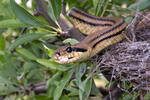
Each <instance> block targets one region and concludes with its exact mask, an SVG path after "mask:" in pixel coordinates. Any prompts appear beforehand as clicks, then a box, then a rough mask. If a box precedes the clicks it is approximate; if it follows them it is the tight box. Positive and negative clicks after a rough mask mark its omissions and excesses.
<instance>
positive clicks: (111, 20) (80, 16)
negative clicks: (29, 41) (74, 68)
mask: <svg viewBox="0 0 150 100" xmlns="http://www.w3.org/2000/svg"><path fill="white" fill-rule="evenodd" d="M68 16H69V17H70V18H71V19H72V22H73V23H74V26H75V27H76V28H77V29H78V30H79V31H81V32H82V33H83V34H86V35H88V36H87V37H86V38H85V39H83V40H82V41H81V42H80V43H78V44H75V45H71V46H64V47H61V48H59V49H57V50H56V51H55V52H54V54H53V59H54V61H55V62H58V63H60V64H66V63H71V62H80V61H83V60H87V59H89V58H90V57H93V56H94V55H96V54H97V53H98V52H100V51H102V50H103V49H105V48H107V47H108V46H111V45H113V44H116V43H118V42H120V41H121V40H123V39H124V37H125V36H124V33H123V31H124V30H125V28H126V25H127V23H126V22H125V21H124V19H121V18H116V17H96V16H93V15H90V14H87V13H86V12H84V11H82V10H79V9H77V8H72V9H71V10H70V11H69V12H68Z"/></svg>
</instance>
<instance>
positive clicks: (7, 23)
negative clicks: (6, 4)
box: [0, 19, 31, 28]
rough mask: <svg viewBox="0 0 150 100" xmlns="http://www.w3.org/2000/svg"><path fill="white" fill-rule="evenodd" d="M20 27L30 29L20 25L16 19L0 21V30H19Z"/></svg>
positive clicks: (22, 24)
mask: <svg viewBox="0 0 150 100" xmlns="http://www.w3.org/2000/svg"><path fill="white" fill-rule="evenodd" d="M20 27H31V26H30V25H27V24H24V23H22V22H21V21H20V20H18V19H6V20H2V21H0V28H20Z"/></svg>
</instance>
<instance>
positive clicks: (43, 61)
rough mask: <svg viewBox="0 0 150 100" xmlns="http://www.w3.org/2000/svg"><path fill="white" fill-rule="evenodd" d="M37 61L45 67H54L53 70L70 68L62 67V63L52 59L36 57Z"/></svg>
mask: <svg viewBox="0 0 150 100" xmlns="http://www.w3.org/2000/svg"><path fill="white" fill-rule="evenodd" d="M36 61H37V62H38V63H40V64H42V65H44V66H45V67H48V68H51V69H55V70H59V71H66V70H68V69H70V67H64V65H63V64H58V63H56V62H54V61H52V60H47V59H37V60H36Z"/></svg>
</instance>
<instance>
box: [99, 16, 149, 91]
mask: <svg viewBox="0 0 150 100" xmlns="http://www.w3.org/2000/svg"><path fill="white" fill-rule="evenodd" d="M149 22H150V14H147V15H146V16H144V15H142V14H141V13H137V14H136V16H135V19H134V20H133V21H132V22H131V24H129V25H128V35H127V37H128V39H130V40H131V41H130V42H129V41H127V39H126V40H124V41H123V42H121V43H118V44H117V45H115V46H113V47H111V48H110V50H109V51H107V52H105V54H104V55H103V56H102V57H101V58H102V60H101V61H103V66H101V67H102V69H103V70H109V71H110V72H111V73H112V77H111V78H112V79H117V80H119V82H131V83H132V84H133V86H134V88H135V89H138V90H150V24H149ZM100 63H102V62H100ZM103 70H102V71H103Z"/></svg>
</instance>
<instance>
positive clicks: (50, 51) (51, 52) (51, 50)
mask: <svg viewBox="0 0 150 100" xmlns="http://www.w3.org/2000/svg"><path fill="white" fill-rule="evenodd" d="M44 48H45V49H46V50H47V51H48V53H49V54H48V56H49V57H52V55H53V53H54V50H53V49H50V48H48V47H47V46H46V45H44Z"/></svg>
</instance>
